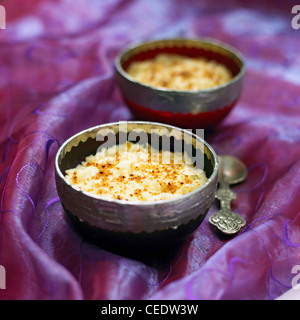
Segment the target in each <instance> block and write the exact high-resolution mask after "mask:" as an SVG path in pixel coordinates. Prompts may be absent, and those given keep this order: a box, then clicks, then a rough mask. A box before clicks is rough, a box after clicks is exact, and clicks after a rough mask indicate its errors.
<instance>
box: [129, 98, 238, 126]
mask: <svg viewBox="0 0 300 320" xmlns="http://www.w3.org/2000/svg"><path fill="white" fill-rule="evenodd" d="M124 100H125V102H126V104H127V106H128V107H129V109H130V111H131V112H132V114H133V115H134V116H135V118H136V119H138V120H145V121H155V122H161V123H166V124H170V125H173V126H177V127H181V128H184V129H211V128H214V127H215V126H217V125H218V124H220V123H221V122H222V121H223V120H224V119H225V118H226V117H227V116H228V114H229V113H230V111H231V110H232V109H233V107H234V105H235V104H236V102H233V103H232V104H230V105H228V106H226V107H224V108H221V109H217V110H215V111H207V112H201V113H198V114H192V113H187V114H183V113H176V114H174V113H172V112H164V111H160V110H153V109H150V108H146V107H142V106H138V105H137V104H135V103H134V102H132V101H129V100H128V99H126V98H125V97H124Z"/></svg>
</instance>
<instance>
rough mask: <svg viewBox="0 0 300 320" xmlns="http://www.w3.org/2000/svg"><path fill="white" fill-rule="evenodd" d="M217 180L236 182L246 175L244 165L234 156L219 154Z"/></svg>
mask: <svg viewBox="0 0 300 320" xmlns="http://www.w3.org/2000/svg"><path fill="white" fill-rule="evenodd" d="M218 158H219V163H220V167H219V175H220V178H219V180H221V179H222V180H223V181H224V182H226V183H228V184H237V183H240V182H242V181H244V180H245V179H246V177H247V167H246V165H245V164H244V163H243V162H242V161H241V160H239V159H238V158H236V157H233V156H230V155H223V156H219V157H218Z"/></svg>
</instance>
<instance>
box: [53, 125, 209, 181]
mask: <svg viewBox="0 0 300 320" xmlns="http://www.w3.org/2000/svg"><path fill="white" fill-rule="evenodd" d="M125 127H126V130H124V128H125ZM105 128H106V127H105V126H104V127H103V132H101V127H96V128H92V129H89V130H85V131H84V132H82V133H79V134H78V135H77V136H76V137H75V138H72V139H70V140H68V141H67V143H65V145H64V146H63V148H62V149H61V151H60V152H59V157H58V168H59V170H60V173H61V174H62V175H65V171H66V170H68V169H70V168H74V167H76V166H77V165H78V164H80V163H81V162H82V161H84V160H85V158H86V157H87V156H89V155H91V154H95V153H96V152H97V151H100V150H101V149H102V148H109V147H111V146H113V145H115V144H117V145H118V144H122V143H124V142H125V141H130V142H132V143H138V144H144V143H145V142H147V143H149V144H150V145H152V146H154V147H155V148H156V149H157V150H168V151H171V152H174V151H175V152H176V151H182V150H184V151H185V152H187V154H188V155H189V157H190V158H191V159H192V160H193V161H194V165H195V166H197V167H199V168H201V169H203V170H205V172H206V176H207V178H210V177H211V176H212V174H213V172H214V166H215V155H214V153H213V152H212V149H210V148H209V147H208V145H207V144H205V143H203V142H201V141H200V140H199V139H196V136H195V135H194V134H193V133H188V135H187V136H185V132H186V131H183V130H181V129H178V131H174V128H172V127H169V128H168V129H167V130H165V129H166V126H164V125H162V124H156V125H149V124H147V123H146V122H144V123H143V122H140V124H137V123H136V122H134V123H121V124H120V123H116V124H113V125H111V126H109V131H108V130H107V129H105ZM139 128H143V130H144V131H139V130H138V129H139ZM135 130H137V131H136V132H135ZM153 142H154V143H153Z"/></svg>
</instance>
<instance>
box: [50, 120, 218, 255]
mask: <svg viewBox="0 0 300 320" xmlns="http://www.w3.org/2000/svg"><path fill="white" fill-rule="evenodd" d="M218 168H219V163H218V158H217V155H216V153H215V151H214V150H213V149H212V147H211V146H210V145H209V144H208V143H207V142H206V141H205V140H204V139H202V138H201V137H200V136H199V135H196V134H194V133H192V132H191V131H188V130H185V129H181V128H178V127H174V126H170V125H165V124H161V123H154V122H143V121H124V122H115V123H108V124H102V125H99V126H96V127H92V128H89V129H86V130H84V131H81V132H79V133H77V134H76V135H74V136H72V137H71V138H69V139H68V140H67V141H65V142H64V143H63V144H62V145H61V147H60V148H59V150H58V152H57V155H56V159H55V170H56V185H57V191H58V195H59V197H60V200H61V204H62V206H63V208H64V210H65V212H66V213H67V216H68V217H69V219H70V222H71V223H72V225H73V226H74V227H75V229H76V230H77V231H79V232H80V234H81V235H83V236H84V237H85V238H86V239H88V240H90V241H92V242H94V243H97V244H98V245H100V246H101V247H103V248H105V249H109V250H112V251H118V252H122V253H125V252H132V251H135V252H150V251H152V252H153V251H158V250H161V249H165V248H169V247H172V246H174V245H178V244H180V243H181V242H182V241H184V240H185V239H186V238H187V237H188V236H189V235H190V234H192V233H193V232H194V231H195V230H196V229H197V228H198V226H199V225H200V224H201V222H202V221H203V219H204V218H205V216H206V214H207V212H208V210H209V208H210V206H211V204H212V201H213V199H214V195H215V190H216V186H217V181H218ZM145 250H146V251H145Z"/></svg>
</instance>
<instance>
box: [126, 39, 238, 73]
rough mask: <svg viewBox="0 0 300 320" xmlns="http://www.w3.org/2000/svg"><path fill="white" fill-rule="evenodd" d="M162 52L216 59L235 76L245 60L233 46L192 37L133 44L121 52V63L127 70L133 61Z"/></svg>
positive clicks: (152, 56)
mask: <svg viewBox="0 0 300 320" xmlns="http://www.w3.org/2000/svg"><path fill="white" fill-rule="evenodd" d="M160 53H167V54H178V55H182V56H188V57H191V58H195V57H204V58H206V59H208V60H215V61H217V62H219V63H221V64H223V65H225V66H226V67H227V68H228V69H229V70H230V71H231V72H232V75H233V77H235V76H236V75H238V74H239V73H240V71H241V70H242V68H243V61H242V59H241V57H240V56H239V54H238V53H237V52H235V50H234V49H233V48H229V47H227V46H226V45H224V44H220V43H217V42H215V41H200V40H192V39H170V40H158V41H153V42H148V43H144V44H140V45H137V46H133V47H132V48H129V49H128V50H126V51H125V52H124V53H123V54H121V59H120V65H121V67H122V68H123V69H124V70H125V71H126V70H127V69H128V67H129V65H130V64H131V63H132V62H135V61H145V60H149V59H152V58H154V57H155V56H157V55H158V54H160Z"/></svg>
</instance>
